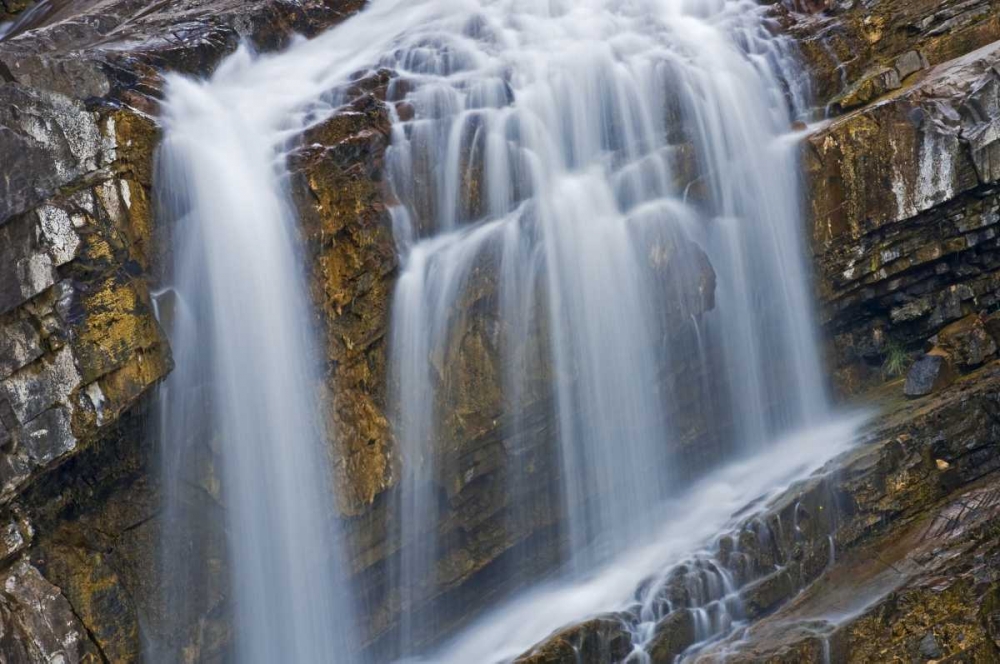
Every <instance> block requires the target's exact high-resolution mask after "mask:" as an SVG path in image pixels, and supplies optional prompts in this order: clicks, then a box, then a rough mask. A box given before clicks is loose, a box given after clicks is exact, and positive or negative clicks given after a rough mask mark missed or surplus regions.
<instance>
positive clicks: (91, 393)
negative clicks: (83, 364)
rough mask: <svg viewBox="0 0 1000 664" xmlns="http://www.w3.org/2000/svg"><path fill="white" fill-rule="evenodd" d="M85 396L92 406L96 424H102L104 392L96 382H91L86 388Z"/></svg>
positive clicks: (103, 421) (105, 400)
mask: <svg viewBox="0 0 1000 664" xmlns="http://www.w3.org/2000/svg"><path fill="white" fill-rule="evenodd" d="M86 394H87V398H88V399H90V403H91V405H92V406H93V407H94V414H95V416H96V417H97V426H103V425H104V423H105V421H106V419H105V410H104V404H105V403H106V402H107V399H105V397H104V392H103V391H101V386H100V385H98V384H97V383H91V384H90V385H88V386H87V389H86Z"/></svg>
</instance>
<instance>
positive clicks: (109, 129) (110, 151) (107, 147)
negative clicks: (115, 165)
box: [101, 115, 118, 164]
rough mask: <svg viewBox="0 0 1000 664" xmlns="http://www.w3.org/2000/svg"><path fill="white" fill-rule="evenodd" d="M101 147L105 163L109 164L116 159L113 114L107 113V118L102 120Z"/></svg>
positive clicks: (116, 141)
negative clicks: (102, 134)
mask: <svg viewBox="0 0 1000 664" xmlns="http://www.w3.org/2000/svg"><path fill="white" fill-rule="evenodd" d="M101 147H102V152H103V153H104V162H105V164H110V163H111V162H113V161H115V160H116V159H118V128H117V126H116V125H115V118H114V116H113V115H109V116H108V119H107V120H105V121H104V137H103V141H102V146H101Z"/></svg>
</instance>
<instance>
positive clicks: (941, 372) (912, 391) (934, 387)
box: [903, 354, 954, 397]
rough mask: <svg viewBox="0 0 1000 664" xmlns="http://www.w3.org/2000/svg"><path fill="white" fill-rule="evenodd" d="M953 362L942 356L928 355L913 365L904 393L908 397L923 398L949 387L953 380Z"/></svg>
mask: <svg viewBox="0 0 1000 664" xmlns="http://www.w3.org/2000/svg"><path fill="white" fill-rule="evenodd" d="M953 379H954V378H953V372H952V368H951V362H950V360H949V358H948V357H946V356H944V355H940V354H927V355H924V356H923V357H921V358H920V359H919V360H917V361H916V362H914V363H913V366H912V367H911V368H910V372H909V373H908V374H907V375H906V383H905V385H904V386H903V393H904V394H905V395H906V396H908V397H923V396H927V395H928V394H932V393H934V392H936V391H938V390H940V389H943V388H944V387H947V386H948V385H949V384H950V383H951V382H952V380H953Z"/></svg>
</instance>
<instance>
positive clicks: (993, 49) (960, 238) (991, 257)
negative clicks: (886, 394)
mask: <svg viewBox="0 0 1000 664" xmlns="http://www.w3.org/2000/svg"><path fill="white" fill-rule="evenodd" d="M997 64H1000V49H998V48H997V46H996V45H995V44H994V45H991V46H987V47H984V48H982V49H980V50H978V51H974V52H972V53H969V54H967V55H964V56H962V57H960V58H957V59H955V60H954V61H951V62H947V63H944V64H942V65H939V66H938V67H936V68H934V69H931V70H929V71H927V72H926V73H922V74H921V76H920V77H919V78H917V79H916V81H915V82H914V83H913V84H912V85H909V86H908V87H906V88H904V89H902V90H900V91H899V92H898V93H895V94H893V95H892V96H890V97H888V98H886V99H883V100H880V101H876V102H874V103H872V104H870V105H868V106H865V107H863V108H861V109H859V110H856V111H854V112H852V113H850V114H848V115H846V116H844V117H843V118H840V119H838V120H836V121H834V122H833V123H832V124H831V125H829V126H828V127H825V128H823V129H822V130H821V131H819V132H818V133H817V134H815V135H813V136H812V137H810V139H809V142H808V147H807V150H806V153H805V162H806V166H807V170H808V172H809V174H810V180H811V188H812V192H813V197H812V202H813V206H812V217H813V223H814V232H813V247H814V249H815V251H816V256H817V269H818V274H819V291H820V300H821V304H822V307H821V309H822V317H823V320H824V323H825V325H826V327H827V330H828V333H829V336H830V338H831V341H830V347H831V353H830V355H831V357H832V358H833V361H834V363H835V375H836V376H837V378H838V381H839V384H840V387H841V389H843V390H844V391H847V392H850V391H856V390H858V389H863V388H864V387H865V386H866V385H870V384H872V383H873V382H876V381H878V380H880V379H882V378H883V377H884V374H883V372H881V371H880V365H881V363H882V362H883V358H884V356H885V352H886V349H887V348H889V347H897V348H899V349H901V350H903V351H904V352H913V351H917V350H922V349H923V348H925V347H927V345H928V340H930V339H931V338H932V337H934V336H935V335H936V334H937V333H938V332H940V331H941V330H942V329H943V328H944V327H945V326H947V325H949V324H951V323H953V322H955V321H958V320H960V319H962V318H964V317H965V316H968V315H970V314H973V313H981V312H983V311H990V310H992V309H994V308H995V307H996V306H997V305H998V304H1000V251H998V249H1000V234H998V229H1000V226H998V224H1000V187H998V186H997V185H996V184H995V180H996V178H994V174H993V172H992V170H993V158H992V156H991V154H992V150H993V149H994V148H993V147H992V146H993V145H994V143H995V141H994V138H992V136H993V134H992V133H991V131H992V130H991V129H990V127H992V126H994V125H995V124H996V122H997V118H1000V96H998V94H997V90H998V89H1000V87H998V86H1000V77H998V75H997V74H996V69H995V68H994V67H995V65H997Z"/></svg>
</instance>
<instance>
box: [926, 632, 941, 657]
mask: <svg viewBox="0 0 1000 664" xmlns="http://www.w3.org/2000/svg"><path fill="white" fill-rule="evenodd" d="M920 655H921V657H923V658H924V659H941V658H942V657H944V652H942V650H941V646H940V645H939V644H938V642H937V639H936V638H934V633H933V632H927V634H925V635H924V638H922V639H920Z"/></svg>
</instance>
